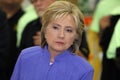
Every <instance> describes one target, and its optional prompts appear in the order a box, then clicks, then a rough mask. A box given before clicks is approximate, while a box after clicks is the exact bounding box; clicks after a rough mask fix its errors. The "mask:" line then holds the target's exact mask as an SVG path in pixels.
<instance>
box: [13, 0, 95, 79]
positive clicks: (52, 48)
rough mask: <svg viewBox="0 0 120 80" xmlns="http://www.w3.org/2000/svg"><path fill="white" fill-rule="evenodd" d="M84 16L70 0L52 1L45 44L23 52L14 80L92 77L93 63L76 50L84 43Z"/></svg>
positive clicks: (43, 33) (43, 31) (46, 19)
mask: <svg viewBox="0 0 120 80" xmlns="http://www.w3.org/2000/svg"><path fill="white" fill-rule="evenodd" d="M83 19H84V18H83V15H82V13H81V11H80V10H79V8H78V7H77V6H75V5H74V4H72V3H70V2H67V1H56V2H54V3H53V4H51V5H50V6H49V7H48V8H47V9H46V10H45V12H44V14H43V16H42V25H43V26H42V29H41V46H34V47H30V48H27V49H24V50H23V51H22V52H21V54H20V56H19V58H18V61H17V63H16V66H15V69H14V72H13V75H12V77H11V80H92V77H93V73H94V70H93V68H92V66H91V65H90V64H89V63H88V62H87V61H86V60H85V59H84V58H82V57H80V56H78V55H76V54H75V51H76V50H78V49H79V46H80V44H81V39H82V32H83V29H84V20H83Z"/></svg>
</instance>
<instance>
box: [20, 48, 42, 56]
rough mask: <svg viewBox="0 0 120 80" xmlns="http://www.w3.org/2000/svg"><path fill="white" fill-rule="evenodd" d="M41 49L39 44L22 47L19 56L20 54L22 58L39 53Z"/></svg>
mask: <svg viewBox="0 0 120 80" xmlns="http://www.w3.org/2000/svg"><path fill="white" fill-rule="evenodd" d="M42 51H43V49H42V48H41V47H40V46H33V47H29V48H25V49H23V50H22V51H21V53H20V56H22V58H27V57H33V56H36V55H41V53H42Z"/></svg>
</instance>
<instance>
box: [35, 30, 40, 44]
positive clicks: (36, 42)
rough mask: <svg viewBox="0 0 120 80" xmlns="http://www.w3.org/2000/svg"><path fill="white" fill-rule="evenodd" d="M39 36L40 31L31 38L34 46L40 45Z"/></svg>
mask: <svg viewBox="0 0 120 80" xmlns="http://www.w3.org/2000/svg"><path fill="white" fill-rule="evenodd" d="M40 36H41V32H40V31H38V32H37V33H36V35H35V36H33V41H34V45H40V43H41V39H40Z"/></svg>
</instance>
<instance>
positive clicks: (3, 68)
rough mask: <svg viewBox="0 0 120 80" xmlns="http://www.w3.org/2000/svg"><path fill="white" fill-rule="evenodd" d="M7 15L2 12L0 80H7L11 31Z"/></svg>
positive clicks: (0, 23)
mask: <svg viewBox="0 0 120 80" xmlns="http://www.w3.org/2000/svg"><path fill="white" fill-rule="evenodd" d="M8 28H9V27H8V25H7V19H6V15H5V13H3V12H2V11H1V10H0V80H9V79H7V64H8V56H9V53H8V52H9V51H8V48H9V40H10V38H9V31H8V30H9V29H8Z"/></svg>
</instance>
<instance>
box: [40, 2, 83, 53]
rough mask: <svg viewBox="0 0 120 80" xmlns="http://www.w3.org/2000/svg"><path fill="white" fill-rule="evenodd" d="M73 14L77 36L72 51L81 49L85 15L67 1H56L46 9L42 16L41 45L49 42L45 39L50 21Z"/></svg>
mask: <svg viewBox="0 0 120 80" xmlns="http://www.w3.org/2000/svg"><path fill="white" fill-rule="evenodd" d="M66 15H71V16H72V17H73V18H74V21H75V24H76V33H77V35H76V38H75V40H74V42H73V45H71V47H70V48H71V51H72V52H73V53H74V52H75V51H76V50H78V49H79V46H80V44H81V40H82V32H83V28H84V17H83V14H82V13H81V11H80V10H79V8H78V7H77V6H76V5H75V4H72V3H70V2H67V1H55V2H54V3H52V4H51V5H50V6H49V7H48V8H47V9H46V11H45V13H44V14H43V17H42V29H41V47H44V46H45V45H46V44H47V42H46V39H45V31H46V27H47V26H48V24H49V22H50V21H52V20H56V19H58V18H60V17H63V16H66Z"/></svg>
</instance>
